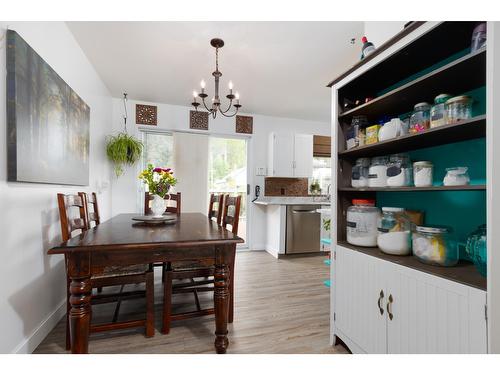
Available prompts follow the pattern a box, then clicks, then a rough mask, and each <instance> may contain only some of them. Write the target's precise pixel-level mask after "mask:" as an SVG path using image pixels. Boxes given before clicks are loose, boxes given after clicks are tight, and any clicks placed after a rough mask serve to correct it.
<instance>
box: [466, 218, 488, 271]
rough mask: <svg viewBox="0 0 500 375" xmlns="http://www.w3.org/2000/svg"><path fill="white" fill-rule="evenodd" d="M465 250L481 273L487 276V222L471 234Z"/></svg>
mask: <svg viewBox="0 0 500 375" xmlns="http://www.w3.org/2000/svg"><path fill="white" fill-rule="evenodd" d="M465 251H466V253H467V256H468V257H469V258H470V260H472V261H473V262H474V265H475V266H476V268H477V270H478V271H479V273H480V274H481V275H482V276H484V277H486V224H484V225H481V226H480V227H479V228H477V229H476V230H475V231H474V232H472V233H471V234H470V235H469V237H468V238H467V244H466V247H465Z"/></svg>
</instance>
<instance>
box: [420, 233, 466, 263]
mask: <svg viewBox="0 0 500 375" xmlns="http://www.w3.org/2000/svg"><path fill="white" fill-rule="evenodd" d="M412 237H413V240H412V245H413V254H414V255H415V256H416V257H417V258H418V259H419V260H420V261H422V262H423V263H428V264H433V265H438V266H446V267H449V266H454V265H455V264H457V263H458V259H459V256H458V244H457V242H456V241H455V239H454V238H453V236H452V234H451V230H450V229H449V228H448V227H442V226H417V227H416V231H415V232H414V233H413V235H412Z"/></svg>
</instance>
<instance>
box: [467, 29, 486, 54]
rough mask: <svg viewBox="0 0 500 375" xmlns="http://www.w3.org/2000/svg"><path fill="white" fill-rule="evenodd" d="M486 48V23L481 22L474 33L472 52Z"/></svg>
mask: <svg viewBox="0 0 500 375" xmlns="http://www.w3.org/2000/svg"><path fill="white" fill-rule="evenodd" d="M485 46H486V22H481V23H480V24H479V25H477V26H476V27H475V28H474V31H472V40H471V46H470V51H471V52H474V51H477V50H478V49H481V48H483V47H485Z"/></svg>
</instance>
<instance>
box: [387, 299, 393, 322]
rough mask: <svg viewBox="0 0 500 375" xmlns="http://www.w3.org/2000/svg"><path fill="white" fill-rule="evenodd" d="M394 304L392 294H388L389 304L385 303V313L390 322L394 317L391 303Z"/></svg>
mask: <svg viewBox="0 0 500 375" xmlns="http://www.w3.org/2000/svg"><path fill="white" fill-rule="evenodd" d="M393 302H394V298H392V294H389V302H387V313H388V314H389V319H390V320H392V318H394V315H392V303H393Z"/></svg>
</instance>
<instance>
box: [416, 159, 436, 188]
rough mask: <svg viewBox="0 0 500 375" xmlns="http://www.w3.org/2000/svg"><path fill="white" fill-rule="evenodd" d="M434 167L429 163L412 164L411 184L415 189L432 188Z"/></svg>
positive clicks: (418, 162)
mask: <svg viewBox="0 0 500 375" xmlns="http://www.w3.org/2000/svg"><path fill="white" fill-rule="evenodd" d="M433 171H434V165H433V164H432V163H431V162H430V161H417V162H415V163H413V182H414V184H415V186H416V187H426V186H432V181H433Z"/></svg>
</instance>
